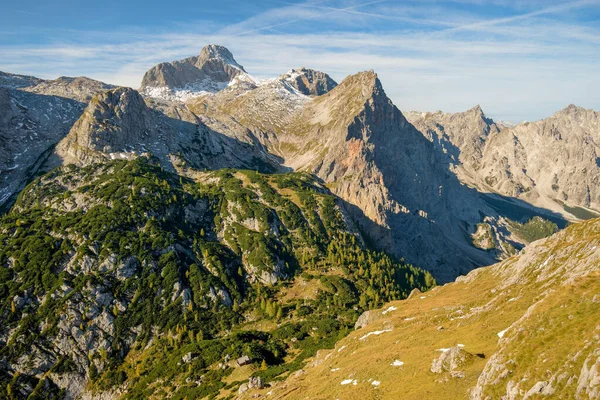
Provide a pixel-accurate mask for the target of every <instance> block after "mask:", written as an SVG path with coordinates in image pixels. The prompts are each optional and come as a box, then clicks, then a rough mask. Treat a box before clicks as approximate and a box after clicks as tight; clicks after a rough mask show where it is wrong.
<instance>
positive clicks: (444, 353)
mask: <svg viewBox="0 0 600 400" xmlns="http://www.w3.org/2000/svg"><path fill="white" fill-rule="evenodd" d="M440 351H441V354H440V356H439V357H438V358H436V359H434V360H433V362H432V363H431V368H430V371H431V372H433V373H434V374H441V373H443V372H450V373H451V374H453V375H452V376H453V377H464V373H462V372H460V371H459V369H460V368H462V367H464V366H465V365H467V364H468V363H469V362H471V361H472V359H473V357H475V356H474V355H473V354H471V353H469V352H467V351H465V350H464V349H463V348H462V346H454V347H451V348H449V349H441V350H440Z"/></svg>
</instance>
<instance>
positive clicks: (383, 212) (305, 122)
mask: <svg viewBox="0 0 600 400" xmlns="http://www.w3.org/2000/svg"><path fill="white" fill-rule="evenodd" d="M248 77H250V75H248V74H247V73H246V72H245V70H244V69H243V67H241V65H240V64H238V63H237V62H236V61H235V59H234V58H233V55H232V54H231V53H230V52H229V51H228V50H227V49H225V48H223V47H221V46H216V45H209V46H207V47H205V48H204V49H203V50H202V51H201V54H200V55H199V56H197V57H192V58H189V59H185V60H182V61H178V62H173V63H163V64H160V65H159V66H157V67H155V68H153V69H151V70H150V71H149V72H148V73H147V74H146V77H145V79H144V83H143V86H142V90H141V94H142V96H141V97H140V96H139V95H138V94H137V92H136V91H134V90H131V89H127V90H125V89H114V90H116V92H115V93H113V94H112V95H110V96H108V95H107V94H100V95H99V96H98V97H97V98H95V99H93V100H92V102H91V103H90V105H89V106H88V108H87V110H86V112H85V113H83V116H82V117H81V119H80V120H79V121H78V122H77V123H74V124H73V126H72V127H71V128H70V133H69V134H68V135H67V136H66V137H65V138H64V139H63V140H62V141H61V143H60V144H59V145H58V147H57V149H56V152H55V156H52V157H50V159H49V161H48V162H46V164H45V169H46V170H47V169H49V168H51V167H54V166H56V165H60V164H62V163H65V162H66V163H76V164H79V165H84V164H86V163H88V162H97V161H99V160H103V159H104V160H108V159H114V158H131V157H136V156H138V155H140V154H147V153H150V154H152V155H154V156H156V157H158V158H159V159H160V160H161V162H162V163H163V164H164V165H165V166H166V167H167V168H169V169H170V170H171V171H175V170H178V171H180V172H181V173H185V172H184V171H185V168H186V166H190V167H192V168H196V169H217V168H226V167H231V168H252V169H259V170H261V171H285V170H298V171H306V172H309V173H312V174H315V175H316V176H318V177H319V178H320V179H322V180H323V181H324V182H325V183H326V184H327V185H328V187H329V188H330V189H331V190H332V191H333V192H334V193H335V194H336V195H338V196H340V197H341V198H342V199H343V200H344V201H345V202H346V203H347V207H348V208H349V210H350V214H351V215H352V217H353V218H354V219H355V220H356V221H357V223H358V224H359V225H360V226H361V229H363V232H364V233H365V234H366V235H367V236H368V237H370V238H371V240H373V242H375V243H378V244H379V245H380V247H381V248H382V249H385V250H387V251H390V252H392V253H394V254H395V255H397V256H399V257H404V258H405V259H406V260H407V261H410V262H413V263H416V264H419V265H422V266H424V267H426V268H429V269H430V270H432V271H434V273H435V274H436V276H437V278H438V279H439V280H440V281H449V280H452V279H453V278H454V277H456V276H457V275H460V274H463V273H466V272H467V271H468V270H470V269H471V268H473V267H476V266H480V265H487V264H490V263H492V262H493V261H494V260H497V259H500V258H502V257H506V256H508V255H510V254H512V253H513V252H515V251H516V250H518V249H520V248H522V246H523V245H524V244H526V243H527V241H525V240H523V239H522V237H521V236H520V235H518V234H516V233H515V231H514V229H513V227H514V226H516V225H515V223H524V222H526V220H527V219H530V218H532V217H534V216H536V215H537V216H542V217H544V218H546V219H549V220H551V221H553V222H555V223H557V224H558V225H559V226H564V224H565V220H566V219H570V218H571V217H573V215H572V214H570V213H564V212H561V210H559V209H557V204H559V203H557V202H556V201H554V202H553V203H552V205H548V204H547V202H545V201H543V199H545V198H546V197H548V196H546V197H542V196H538V195H537V193H538V192H539V190H537V189H535V190H532V189H531V187H532V186H531V177H530V176H529V175H531V173H526V174H524V173H523V172H522V171H521V172H519V169H518V167H516V166H518V165H521V166H523V165H525V164H526V163H527V162H529V160H531V159H532V158H531V157H525V156H524V155H525V154H527V151H526V150H523V149H520V150H518V151H517V150H514V151H513V150H511V149H512V148H513V147H511V146H512V145H511V144H510V143H511V142H510V140H508V139H502V138H509V137H510V135H511V134H510V133H505V132H512V131H515V132H516V130H518V129H522V128H520V126H521V125H519V126H517V127H515V128H506V127H505V126H503V125H498V124H495V123H494V121H492V120H491V119H489V118H487V117H486V116H485V114H484V113H483V111H482V110H481V108H480V107H475V108H473V109H472V110H469V111H467V112H465V113H458V114H444V113H441V112H438V113H426V114H415V113H407V115H408V117H409V120H410V122H409V121H407V119H406V118H405V116H404V114H403V113H402V112H401V111H400V110H398V109H397V108H396V107H395V106H394V105H393V103H392V102H391V101H390V100H389V98H387V96H386V95H385V91H384V90H383V88H382V86H381V82H380V81H379V80H378V78H377V76H376V74H375V73H374V72H372V71H371V72H363V73H359V74H356V75H353V76H350V77H348V78H346V79H345V80H344V81H343V82H342V83H341V84H340V85H337V83H336V82H334V81H333V80H332V79H331V78H330V77H329V76H328V75H327V74H324V73H321V72H319V71H314V70H310V69H306V68H300V69H295V70H291V71H290V72H288V73H286V74H283V75H281V76H280V77H278V78H274V79H270V80H267V81H263V82H258V81H256V80H254V79H251V77H250V78H248ZM205 78H206V79H209V78H210V79H211V80H213V81H215V82H216V81H219V82H221V83H223V85H221V86H219V87H218V88H215V89H214V90H212V89H211V91H203V92H202V93H200V92H196V94H198V96H196V95H194V96H193V98H177V97H172V96H171V97H169V96H166V97H165V96H162V97H161V96H158V97H155V96H149V95H147V93H146V95H144V93H145V90H146V89H148V88H167V89H168V90H169V91H173V90H179V89H181V87H182V85H187V84H189V83H191V82H192V81H194V82H195V81H198V79H200V80H202V79H205ZM247 78H248V79H247ZM6 79H8V78H6ZM11 79H12V81H13V82H16V81H18V82H24V83H19V85H25V84H28V83H27V82H28V79H27V78H24V77H20V78H18V77H15V76H11ZM19 79H20V80H19ZM30 80H31V79H30ZM62 81H64V80H60V79H59V80H57V81H56V82H54V83H53V84H52V85H50V86H52V87H54V88H60V87H62V85H63V84H62V83H61V82H62ZM32 82H33V80H32ZM69 82H75V81H74V80H71V81H69ZM34 83H35V86H39V87H41V88H43V87H44V86H43V85H42V86H40V83H39V82H37V81H35V82H34ZM48 85H49V84H46V86H48ZM89 86H90V87H91V89H93V90H100V89H101V88H105V86H102V85H89ZM11 90H16V89H11ZM22 90H29V89H28V88H24V89H22ZM46 90H49V89H46ZM55 90H59V89H55ZM161 90H162V89H161ZM108 93H112V92H108ZM107 96H108V97H107ZM122 96H124V98H125V99H128V100H126V101H124V102H123V104H120V102H119V99H120V98H121V97H122ZM81 98H83V97H81ZM182 100H185V101H182ZM560 118H568V114H567V115H565V116H562V117H560ZM411 122H412V123H411ZM69 123H71V122H69ZM565 129H566V128H565ZM585 129H588V130H589V129H595V125H593V124H591V125H589V127H588V126H587V125H586V128H585ZM63 135H64V134H63ZM578 135H579V136H580V134H579V133H578V134H576V135H575V136H576V137H579V136H578ZM525 136H527V135H525ZM523 140H525V139H523ZM569 143H570V144H569V146H574V147H577V146H579V145H583V142H581V141H574V140H570V141H569ZM577 143H579V144H577ZM528 146H529V147H531V146H533V145H528ZM521 147H522V146H521ZM511 151H512V154H515V155H514V156H513V155H511V154H509V153H510V152H511ZM548 151H551V149H548ZM573 151H574V150H571V152H573ZM499 152H501V153H502V154H500V153H499ZM588 152H589V151H588ZM503 154H506V155H503ZM532 154H533V153H532ZM44 157H45V156H44ZM511 157H513V158H514V162H513V161H511V162H508V161H505V160H508V159H509V158H511ZM547 158H548V157H544V159H547ZM583 158H585V160H586V161H585V163H586V165H587V164H590V161H589V160H590V159H593V154H591V153H590V154H585V155H584V156H582V157H579V158H578V159H577V160H576V163H577V165H580V164H581V163H584V162H583ZM503 160H504V161H503ZM539 168H541V167H539ZM577 168H579V169H577ZM595 168H596V169H597V167H595ZM522 169H524V170H527V169H526V168H522ZM575 170H576V171H579V172H577V173H579V174H580V175H581V176H580V177H581V179H582V180H583V181H585V182H588V181H589V183H588V185H587V186H588V187H591V186H592V185H593V183H594V179H596V178H594V176H595V175H594V174H595V172H594V171H595V169H594V168H592V166H589V168H588V167H582V168H580V167H576V168H575ZM502 171H504V172H502ZM587 171H590V173H589V174H588V172H587ZM573 173H576V172H573ZM483 174H484V175H485V176H483ZM498 174H500V175H498ZM502 174H504V175H506V177H505V178H502V176H504V175H502ZM523 174H524V175H523ZM542 175H543V174H542ZM542 175H540V177H539V178H536V179H538V180H540V182H541V180H548V179H549V178H548V177H546V176H545V175H544V176H542ZM571 175H572V174H571ZM569 176H570V175H569ZM578 176H579V175H578ZM527 179H529V182H530V183H529V186H528V188H529V189H527V188H525V186H524V183H521V182H525V180H527ZM552 179H555V178H554V177H552ZM563 179H566V178H563ZM555 180H560V178H559V177H558V176H557V177H556V179H555ZM496 181H497V182H496ZM517 181H518V182H517ZM494 182H496V183H494ZM492 183H493V184H492ZM560 184H564V185H566V186H568V184H567V183H563V182H562V181H561V183H560ZM560 184H559V183H556V184H554V186H552V184H551V187H554V188H556V187H559V188H560ZM519 185H521V186H519ZM511 187H512V189H511ZM518 187H523V188H524V189H523V190H521V191H519V190H517V188H518ZM565 189H566V190H564V195H561V196H562V198H563V200H560V201H563V202H564V204H565V207H572V204H573V203H569V201H570V200H564V197H565V196H566V197H568V198H570V199H578V198H582V197H584V194H585V193H584V192H587V191H588V189H585V188H583V189H573V190H571V189H568V188H567V187H565ZM582 191H583V192H582ZM11 192H12V193H14V191H11ZM546 192H547V191H546ZM593 193H594V192H593V191H591V192H590V201H589V202H588V203H589V206H588V205H585V204H588V203H586V199H583V200H581V202H582V203H584V207H590V208H592V201H591V199H592V198H593V196H592V195H593ZM496 194H498V195H496ZM521 199H522V200H521ZM539 199H542V200H539ZM576 206H577V207H580V206H579V205H576ZM563 210H564V208H563ZM577 210H579V209H577ZM584 211H585V210H584ZM440 243H443V245H440ZM481 243H485V245H481V246H480V244H481ZM515 249H516V250H515Z"/></svg>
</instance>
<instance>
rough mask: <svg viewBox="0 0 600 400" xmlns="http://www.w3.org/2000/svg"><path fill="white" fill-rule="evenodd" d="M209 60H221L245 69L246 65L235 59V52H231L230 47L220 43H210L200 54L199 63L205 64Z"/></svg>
mask: <svg viewBox="0 0 600 400" xmlns="http://www.w3.org/2000/svg"><path fill="white" fill-rule="evenodd" d="M209 60H219V61H222V62H225V63H226V64H228V65H231V66H234V67H236V68H239V69H241V70H242V71H244V67H242V66H241V65H240V64H238V63H237V61H235V58H233V54H232V53H231V51H229V49H227V48H226V47H224V46H220V45H218V44H209V45H207V46H204V47H203V48H202V50H201V51H200V56H199V58H198V63H197V64H204V63H206V62H207V61H209Z"/></svg>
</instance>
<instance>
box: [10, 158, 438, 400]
mask: <svg viewBox="0 0 600 400" xmlns="http://www.w3.org/2000/svg"><path fill="white" fill-rule="evenodd" d="M0 242H1V247H0V266H1V267H0V273H1V274H2V276H1V279H0V344H1V346H0V381H1V385H0V397H2V398H26V397H27V396H30V398H61V397H63V396H65V395H71V396H79V395H81V394H83V393H88V394H90V393H91V394H99V393H101V392H108V393H111V394H112V395H115V396H116V397H122V398H132V399H133V398H164V397H166V396H169V397H172V398H176V399H177V398H202V397H205V396H208V397H211V398H212V397H216V396H220V397H227V396H230V395H231V393H234V392H236V391H237V388H238V387H239V386H240V385H241V384H242V383H243V382H245V381H247V379H248V376H249V375H250V374H254V375H260V376H262V377H263V378H264V380H266V381H270V380H276V379H284V378H285V377H286V376H287V375H288V374H289V373H290V372H293V371H296V370H298V369H300V368H302V367H303V365H304V361H305V360H306V359H307V358H309V357H311V356H313V355H314V354H315V352H316V351H317V350H318V349H321V348H327V347H331V346H333V344H334V343H335V342H336V341H337V340H339V339H340V338H342V337H344V336H345V335H346V334H347V333H348V332H349V330H350V329H351V327H352V326H353V324H354V322H355V320H356V318H357V317H358V316H359V315H360V313H361V312H362V311H364V310H366V309H369V308H374V307H378V306H381V305H382V304H383V303H384V302H386V301H390V300H393V299H400V298H404V297H406V296H407V295H408V293H410V291H411V290H412V289H413V288H419V289H421V290H426V289H428V288H430V287H432V286H433V285H434V284H435V282H434V280H433V278H432V277H431V275H430V274H429V273H426V272H424V271H421V270H419V269H416V268H414V267H412V266H410V265H406V264H403V263H398V262H396V261H394V260H393V259H391V258H390V257H388V256H387V255H386V254H383V253H379V252H374V251H371V250H369V249H368V248H367V247H366V245H365V244H364V243H363V240H362V238H361V237H360V235H359V234H358V233H357V232H355V231H354V229H353V228H352V224H351V222H350V221H349V220H348V218H347V217H346V215H345V213H344V211H343V209H342V208H341V206H340V205H339V203H338V200H337V198H335V197H334V196H333V195H331V194H330V193H329V192H328V191H327V189H326V188H324V187H323V186H321V185H320V184H319V183H318V182H317V181H315V180H314V178H312V177H311V176H309V175H306V174H297V173H294V174H282V175H262V174H259V173H256V172H253V171H238V170H221V171H216V172H210V173H202V172H197V173H196V174H195V179H194V180H192V179H189V178H186V177H183V176H178V175H175V174H172V173H169V172H166V171H164V170H163V169H162V168H161V167H160V166H158V165H156V164H155V163H154V162H153V161H152V160H148V159H146V158H143V157H142V158H139V159H136V160H133V161H112V162H109V163H105V164H96V165H90V166H87V167H75V166H66V167H62V168H59V169H56V170H54V171H52V172H50V173H48V174H46V175H44V176H42V177H40V178H37V179H36V180H35V181H33V182H32V183H31V184H30V185H28V186H27V187H26V188H25V189H24V190H23V192H22V193H21V195H20V196H19V198H18V200H17V202H16V204H15V205H14V206H13V208H12V209H11V211H10V212H9V213H7V214H6V215H5V216H4V217H2V220H1V221H0ZM242 355H247V356H249V357H250V358H251V359H252V360H253V362H254V363H255V365H256V366H259V365H260V366H261V368H253V367H247V368H244V369H236V368H234V367H235V363H234V361H235V359H236V358H237V357H241V356H242ZM65 388H66V389H67V390H68V391H69V392H68V393H67V392H66V391H65Z"/></svg>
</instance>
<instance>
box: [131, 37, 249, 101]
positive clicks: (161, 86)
mask: <svg viewBox="0 0 600 400" xmlns="http://www.w3.org/2000/svg"><path fill="white" fill-rule="evenodd" d="M242 74H246V71H245V70H244V67H242V66H241V65H240V64H238V63H237V61H235V59H234V58H233V54H231V52H230V51H229V50H227V48H225V47H223V46H219V45H215V44H209V45H208V46H205V47H204V48H203V49H202V51H201V52H200V55H198V56H195V57H189V58H185V59H183V60H177V61H172V62H165V63H160V64H158V65H156V66H154V67H152V68H150V69H149V70H148V71H147V72H146V73H145V74H144V78H143V79H142V87H141V91H142V93H143V94H144V95H146V96H149V97H158V98H165V99H168V100H187V99H189V98H193V97H197V96H200V95H203V94H207V93H216V92H218V91H220V90H222V89H224V88H225V87H227V85H228V84H229V83H230V82H231V81H232V80H233V79H234V78H236V77H237V76H238V75H242ZM246 75H247V74H246Z"/></svg>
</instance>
